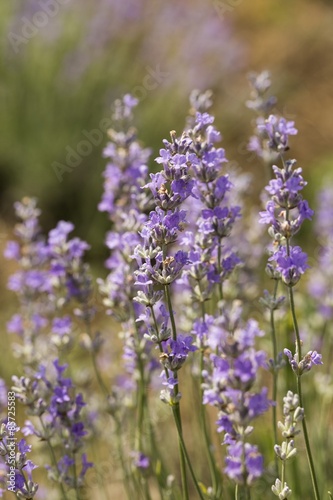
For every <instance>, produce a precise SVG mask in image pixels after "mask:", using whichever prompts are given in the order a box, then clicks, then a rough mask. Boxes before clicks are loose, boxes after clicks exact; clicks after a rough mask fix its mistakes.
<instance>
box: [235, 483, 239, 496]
mask: <svg viewBox="0 0 333 500" xmlns="http://www.w3.org/2000/svg"><path fill="white" fill-rule="evenodd" d="M235 500H238V483H236V486H235Z"/></svg>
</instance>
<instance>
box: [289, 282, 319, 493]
mask: <svg viewBox="0 0 333 500" xmlns="http://www.w3.org/2000/svg"><path fill="white" fill-rule="evenodd" d="M288 289H289V300H290V309H291V314H292V318H293V324H294V329H295V334H296V345H297V352H298V361H300V360H301V359H302V343H301V339H300V334H299V328H298V323H297V317H296V311H295V302H294V294H293V289H292V287H291V286H289V287H288ZM297 392H298V396H299V404H300V406H301V408H304V405H303V397H302V384H301V376H300V375H297ZM302 428H303V434H304V441H305V447H306V455H307V458H308V463H309V468H310V474H311V481H312V488H313V492H314V495H315V499H316V500H320V495H319V488H318V483H317V477H316V471H315V467H314V462H313V458H312V452H311V446H310V440H309V436H308V430H307V425H306V416H304V418H303V420H302Z"/></svg>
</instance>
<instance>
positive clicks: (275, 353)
mask: <svg viewBox="0 0 333 500" xmlns="http://www.w3.org/2000/svg"><path fill="white" fill-rule="evenodd" d="M278 286H279V282H278V280H275V284H274V292H273V298H274V301H275V300H276V295H277V290H278ZM274 312H275V311H274V309H273V308H271V310H270V324H271V335H272V344H273V360H274V365H273V401H274V403H275V404H273V405H272V421H273V422H272V423H273V433H274V444H277V442H278V435H277V415H276V404H277V383H278V370H277V367H276V363H277V357H278V350H277V340H276V331H275V318H274ZM274 463H275V473H276V476H278V473H279V467H278V457H277V455H276V453H274Z"/></svg>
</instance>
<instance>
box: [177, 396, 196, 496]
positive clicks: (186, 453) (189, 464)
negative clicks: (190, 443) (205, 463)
mask: <svg viewBox="0 0 333 500" xmlns="http://www.w3.org/2000/svg"><path fill="white" fill-rule="evenodd" d="M172 411H173V414H174V418H175V422H176V427H177V431H178V436H179V442H180V445H181V448H182V452H183V454H184V456H185V458H186V463H187V465H188V468H189V470H190V474H191V476H192V479H193V483H194V486H195V489H196V490H197V493H198V495H199V498H200V500H204V497H203V495H202V492H201V489H200V486H199V484H198V481H197V479H196V477H195V474H194V470H193V467H192V464H191V461H190V458H189V456H188V452H187V449H186V446H185V442H184V438H183V433H182V428H181V422H180V419H179V418H178V414H177V405H175V406H174V407H173V408H172ZM178 412H179V405H178ZM179 417H180V413H179Z"/></svg>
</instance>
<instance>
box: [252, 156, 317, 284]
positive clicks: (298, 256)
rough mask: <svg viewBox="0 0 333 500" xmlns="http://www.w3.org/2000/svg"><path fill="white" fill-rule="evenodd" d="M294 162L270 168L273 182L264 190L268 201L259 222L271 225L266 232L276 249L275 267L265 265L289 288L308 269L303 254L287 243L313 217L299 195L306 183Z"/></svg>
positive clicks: (273, 256)
mask: <svg viewBox="0 0 333 500" xmlns="http://www.w3.org/2000/svg"><path fill="white" fill-rule="evenodd" d="M295 163H296V161H295V160H287V161H286V162H284V164H283V168H278V167H277V166H275V165H274V166H273V172H274V174H275V179H273V180H271V181H270V182H269V184H268V186H267V187H266V190H267V191H268V193H269V194H270V196H271V200H270V201H268V202H267V204H266V210H265V211H263V212H260V217H261V219H260V222H261V223H262V224H269V225H270V228H269V233H270V235H271V236H272V238H273V240H274V246H275V248H274V252H273V254H272V256H271V257H270V259H269V260H270V261H271V262H273V263H274V264H275V266H272V265H271V264H268V266H267V269H268V271H269V273H270V274H271V276H272V277H273V276H274V278H278V277H281V278H282V281H283V282H284V283H286V284H287V285H288V286H294V285H296V283H298V281H299V279H300V277H301V275H302V274H303V273H304V272H305V270H306V269H307V268H308V265H307V256H306V254H305V253H304V252H302V250H301V248H300V247H298V246H295V247H292V246H291V245H290V243H289V242H290V240H291V238H292V237H293V236H294V235H295V234H296V233H297V232H298V231H299V229H300V228H301V225H302V223H303V222H304V220H306V219H311V217H312V215H313V210H311V208H310V207H309V204H308V202H307V201H306V200H304V199H303V197H302V195H301V193H300V191H301V190H302V189H303V187H304V186H305V185H306V182H305V181H304V179H303V177H302V175H301V173H302V169H301V168H294V167H295Z"/></svg>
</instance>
